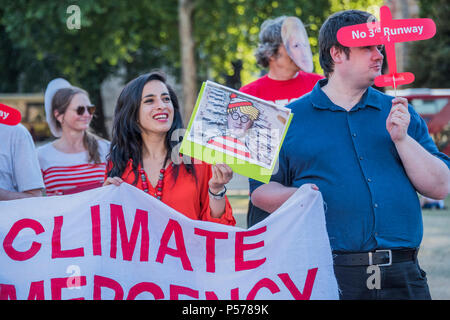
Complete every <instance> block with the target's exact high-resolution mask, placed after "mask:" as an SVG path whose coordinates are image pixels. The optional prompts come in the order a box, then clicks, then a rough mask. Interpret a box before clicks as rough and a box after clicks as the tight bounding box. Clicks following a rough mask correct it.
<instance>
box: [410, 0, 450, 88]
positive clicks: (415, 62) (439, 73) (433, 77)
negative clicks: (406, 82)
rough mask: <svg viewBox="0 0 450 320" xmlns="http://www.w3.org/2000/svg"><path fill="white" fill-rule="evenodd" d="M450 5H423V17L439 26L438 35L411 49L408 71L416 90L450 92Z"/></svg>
mask: <svg viewBox="0 0 450 320" xmlns="http://www.w3.org/2000/svg"><path fill="white" fill-rule="evenodd" d="M449 15H450V3H449V2H448V1H447V0H427V1H424V0H422V1H420V16H421V17H423V18H431V19H433V21H434V22H435V23H436V35H435V36H434V37H433V38H431V39H429V40H426V41H417V42H415V43H413V44H412V45H411V51H410V56H409V67H408V70H409V71H411V72H413V73H414V75H415V77H416V79H415V81H414V83H413V84H412V85H413V86H414V87H419V88H420V87H423V88H450V77H449V73H450V60H449V57H450V23H449V21H448V16H449Z"/></svg>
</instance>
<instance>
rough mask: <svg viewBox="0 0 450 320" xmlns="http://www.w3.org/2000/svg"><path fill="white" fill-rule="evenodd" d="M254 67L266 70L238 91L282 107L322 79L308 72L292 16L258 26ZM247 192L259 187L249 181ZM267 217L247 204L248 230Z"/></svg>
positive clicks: (304, 45)
mask: <svg viewBox="0 0 450 320" xmlns="http://www.w3.org/2000/svg"><path fill="white" fill-rule="evenodd" d="M255 56H256V60H257V62H258V64H259V65H260V66H261V67H263V68H267V69H268V73H267V74H266V75H264V76H262V77H261V78H259V79H257V80H255V81H253V82H251V83H249V84H247V85H245V86H243V87H242V88H241V89H240V90H239V91H241V92H244V93H247V94H250V95H252V96H255V97H257V98H260V99H264V100H266V101H270V102H274V103H276V104H278V105H281V106H285V105H287V104H289V103H291V102H293V101H295V100H297V99H298V98H300V97H301V96H303V95H304V94H306V93H308V92H310V91H311V90H312V89H313V87H314V85H315V84H316V83H317V81H318V80H320V79H322V78H323V76H321V75H318V74H315V73H312V70H313V62H312V54H311V48H310V45H309V41H308V35H307V33H306V30H305V28H304V26H303V24H302V22H301V21H300V19H298V18H296V17H286V16H281V17H278V18H275V19H268V20H266V21H264V22H263V24H262V25H261V31H260V33H259V45H258V48H257V50H256V54H255ZM249 183H250V191H252V190H253V189H256V187H257V186H259V185H260V183H259V182H257V181H256V180H253V179H249ZM267 216H269V213H268V212H265V211H263V210H261V209H259V208H257V207H255V206H253V204H252V203H251V202H249V209H248V215H247V225H248V227H251V226H253V225H254V224H256V223H258V222H259V221H261V220H263V219H264V218H266V217H267Z"/></svg>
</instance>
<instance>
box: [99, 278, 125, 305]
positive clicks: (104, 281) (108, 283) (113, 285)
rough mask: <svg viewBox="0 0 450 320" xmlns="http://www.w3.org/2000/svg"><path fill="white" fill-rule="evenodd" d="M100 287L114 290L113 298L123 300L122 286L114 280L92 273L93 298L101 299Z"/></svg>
mask: <svg viewBox="0 0 450 320" xmlns="http://www.w3.org/2000/svg"><path fill="white" fill-rule="evenodd" d="M102 287H104V288H109V289H111V290H114V300H123V296H124V293H123V289H122V286H121V285H120V284H119V283H118V282H117V281H115V280H113V279H110V278H107V277H102V276H98V275H94V300H102Z"/></svg>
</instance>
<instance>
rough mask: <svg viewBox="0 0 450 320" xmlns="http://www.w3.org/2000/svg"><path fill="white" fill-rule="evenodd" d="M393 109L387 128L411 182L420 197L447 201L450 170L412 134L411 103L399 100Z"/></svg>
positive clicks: (395, 102) (393, 102)
mask: <svg viewBox="0 0 450 320" xmlns="http://www.w3.org/2000/svg"><path fill="white" fill-rule="evenodd" d="M392 105H393V106H392V109H391V112H390V113H389V116H388V118H387V119H386V128H387V130H388V132H389V134H390V135H391V139H392V141H393V142H394V144H395V147H396V149H397V152H398V154H399V156H400V159H401V161H402V164H403V167H404V168H405V171H406V174H407V175H408V178H409V179H410V181H411V183H412V184H413V185H414V187H415V188H416V190H417V191H418V192H419V193H420V194H422V195H424V196H426V197H429V198H433V199H445V198H446V197H447V195H448V194H449V192H450V170H449V168H448V167H447V165H446V164H445V163H444V162H443V161H442V160H440V159H439V158H437V157H435V156H434V155H432V154H430V153H429V152H428V151H427V150H426V149H425V148H424V147H423V146H422V145H421V144H420V143H418V142H417V141H416V140H415V139H413V138H412V137H411V136H410V135H409V134H408V126H409V123H410V119H411V116H410V114H409V112H408V101H407V100H406V99H405V98H395V99H394V100H392Z"/></svg>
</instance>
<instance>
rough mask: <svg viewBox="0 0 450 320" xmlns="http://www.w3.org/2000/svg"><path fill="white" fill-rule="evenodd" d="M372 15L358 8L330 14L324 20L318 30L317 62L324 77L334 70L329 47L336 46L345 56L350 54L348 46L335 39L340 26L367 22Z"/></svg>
mask: <svg viewBox="0 0 450 320" xmlns="http://www.w3.org/2000/svg"><path fill="white" fill-rule="evenodd" d="M371 17H372V15H371V14H370V13H368V12H365V11H360V10H345V11H340V12H336V13H334V14H332V15H331V16H329V17H328V19H327V20H326V21H325V22H324V24H323V25H322V27H321V28H320V31H319V62H320V66H321V67H322V69H323V72H324V74H325V77H327V78H328V76H329V75H330V73H333V71H334V62H333V59H332V58H331V54H330V49H331V48H332V47H336V48H337V49H338V50H341V51H344V53H345V55H346V56H347V58H348V57H349V55H350V48H348V47H344V46H343V45H341V44H340V43H339V41H338V40H337V32H338V30H339V29H340V28H342V27H346V26H352V25H355V24H361V23H365V22H369V19H370V18H371Z"/></svg>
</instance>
